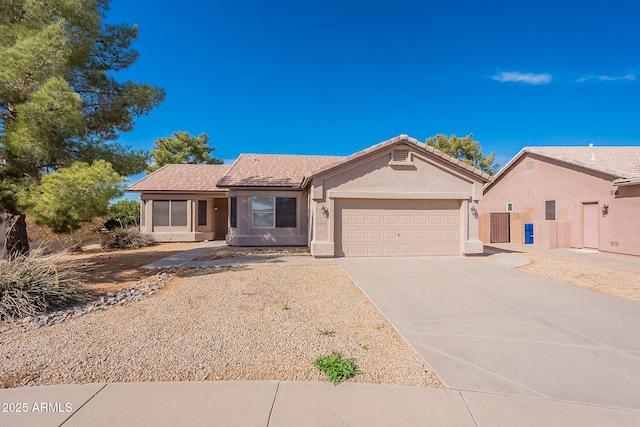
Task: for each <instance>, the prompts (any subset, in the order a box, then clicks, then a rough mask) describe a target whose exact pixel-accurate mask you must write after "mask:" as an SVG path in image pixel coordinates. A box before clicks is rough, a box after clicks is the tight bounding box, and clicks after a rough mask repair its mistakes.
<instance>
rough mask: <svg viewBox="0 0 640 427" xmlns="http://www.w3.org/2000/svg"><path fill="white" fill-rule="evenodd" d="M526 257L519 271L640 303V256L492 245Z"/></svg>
mask: <svg viewBox="0 0 640 427" xmlns="http://www.w3.org/2000/svg"><path fill="white" fill-rule="evenodd" d="M492 246H493V247H495V248H498V249H501V250H506V251H514V252H516V253H517V254H518V255H521V256H524V257H526V258H527V259H528V260H529V261H530V264H529V265H525V266H524V267H520V268H518V269H517V270H518V271H521V272H523V273H527V274H533V275H535V276H540V277H544V278H547V279H550V280H555V281H557V282H562V283H566V284H568V285H573V286H579V287H581V288H585V289H589V290H592V291H595V292H600V293H602V294H606V295H611V296H614V297H618V298H623V299H626V300H629V301H635V302H640V257H636V256H633V255H621V254H613V253H606V252H596V253H580V252H575V253H571V251H569V250H564V251H561V250H540V249H537V248H535V247H527V246H526V245H509V244H502V245H500V244H492Z"/></svg>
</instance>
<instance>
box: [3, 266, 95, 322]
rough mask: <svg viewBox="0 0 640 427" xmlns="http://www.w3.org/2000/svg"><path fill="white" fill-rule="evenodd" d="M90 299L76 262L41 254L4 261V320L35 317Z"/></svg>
mask: <svg viewBox="0 0 640 427" xmlns="http://www.w3.org/2000/svg"><path fill="white" fill-rule="evenodd" d="M86 300H87V294H86V292H85V291H84V288H83V286H82V282H81V281H80V279H79V273H78V269H77V265H74V264H73V263H72V262H69V261H63V260H61V259H60V258H58V257H56V256H39V255H29V256H26V257H18V258H15V259H11V260H6V259H3V260H0V320H7V319H11V318H21V317H27V316H35V315H38V314H42V313H44V312H46V311H47V310H57V309H61V308H64V307H66V306H70V305H73V304H77V303H81V302H84V301H86Z"/></svg>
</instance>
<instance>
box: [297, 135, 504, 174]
mask: <svg viewBox="0 0 640 427" xmlns="http://www.w3.org/2000/svg"><path fill="white" fill-rule="evenodd" d="M399 142H404V143H406V144H409V145H412V146H415V147H416V148H418V150H420V151H423V152H426V153H430V154H431V155H433V156H435V157H440V158H442V159H443V160H445V161H446V162H448V163H450V164H451V165H453V166H455V167H458V168H460V169H464V170H466V171H467V172H470V173H472V174H474V175H477V176H479V177H481V178H482V179H483V180H484V181H485V182H487V181H490V180H491V179H492V178H491V176H490V175H489V174H488V173H486V172H483V171H481V170H480V169H477V168H475V167H473V166H471V165H470V164H468V163H465V162H463V161H462V160H459V159H457V158H455V157H452V156H449V155H448V154H444V153H443V152H442V151H440V150H436V149H435V148H433V147H430V146H428V145H426V144H425V143H424V142H420V141H418V140H417V139H415V138H412V137H410V136H408V135H399V136H396V137H395V138H391V139H388V140H386V141H383V142H381V143H379V144H376V145H373V146H371V147H369V148H367V149H365V150H362V151H358V152H357V153H354V154H351V155H350V156H346V157H340V158H338V159H337V160H336V161H335V162H333V163H330V164H327V165H324V166H321V167H319V168H317V169H314V170H309V171H308V172H307V173H306V174H305V179H309V178H311V177H313V176H315V175H318V174H320V173H322V172H325V171H327V170H329V169H333V168H334V167H337V166H340V165H342V164H344V163H348V162H350V161H352V160H355V159H357V158H359V157H362V156H365V155H367V154H369V153H372V152H374V151H377V150H381V149H383V148H385V147H388V146H391V145H395V144H397V143H399Z"/></svg>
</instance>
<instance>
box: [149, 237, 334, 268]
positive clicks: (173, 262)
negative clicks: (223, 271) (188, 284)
mask: <svg viewBox="0 0 640 427" xmlns="http://www.w3.org/2000/svg"><path fill="white" fill-rule="evenodd" d="M222 246H226V243H225V242H224V241H223V240H213V241H210V242H206V243H203V244H202V245H200V246H198V247H196V248H193V249H190V250H188V251H184V252H180V253H177V254H175V255H171V256H169V257H166V258H162V259H160V260H158V261H156V262H153V263H151V264H147V265H144V266H142V268H173V267H182V268H193V267H220V266H228V265H247V264H267V265H268V264H290V265H318V264H336V261H335V259H333V258H324V259H318V258H313V257H311V256H298V257H296V256H289V257H278V256H275V255H274V256H273V257H264V258H261V259H255V258H253V259H243V258H233V259H219V260H214V261H196V258H198V257H201V256H202V255H204V254H206V253H207V252H211V248H219V247H222Z"/></svg>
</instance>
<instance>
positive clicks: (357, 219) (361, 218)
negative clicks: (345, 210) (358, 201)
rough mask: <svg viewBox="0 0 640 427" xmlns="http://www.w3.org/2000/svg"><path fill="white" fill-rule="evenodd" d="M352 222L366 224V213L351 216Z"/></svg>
mask: <svg viewBox="0 0 640 427" xmlns="http://www.w3.org/2000/svg"><path fill="white" fill-rule="evenodd" d="M351 224H353V225H357V224H360V225H364V224H366V218H365V216H364V215H354V216H353V217H351Z"/></svg>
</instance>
